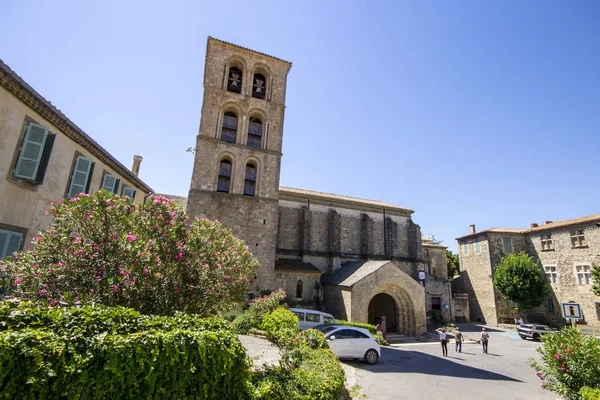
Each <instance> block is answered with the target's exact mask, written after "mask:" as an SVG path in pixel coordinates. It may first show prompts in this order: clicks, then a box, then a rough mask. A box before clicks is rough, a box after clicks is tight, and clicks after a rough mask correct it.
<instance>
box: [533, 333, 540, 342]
mask: <svg viewBox="0 0 600 400" xmlns="http://www.w3.org/2000/svg"><path fill="white" fill-rule="evenodd" d="M531 338H532V339H533V340H540V335H538V334H537V333H534V334H533V336H532V337H531Z"/></svg>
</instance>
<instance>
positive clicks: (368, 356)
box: [365, 349, 379, 364]
mask: <svg viewBox="0 0 600 400" xmlns="http://www.w3.org/2000/svg"><path fill="white" fill-rule="evenodd" d="M377 360H379V354H377V351H375V350H373V349H370V350H367V352H366V353H365V362H366V363H367V364H376V363H377Z"/></svg>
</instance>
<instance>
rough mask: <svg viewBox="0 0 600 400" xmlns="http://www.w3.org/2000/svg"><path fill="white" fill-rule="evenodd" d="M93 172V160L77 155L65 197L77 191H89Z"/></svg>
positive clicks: (72, 195) (74, 194) (77, 192)
mask: <svg viewBox="0 0 600 400" xmlns="http://www.w3.org/2000/svg"><path fill="white" fill-rule="evenodd" d="M93 172H94V162H93V161H92V160H90V159H89V158H87V157H84V156H77V158H76V159H75V168H73V175H71V182H70V184H69V192H68V193H67V197H69V198H71V197H75V196H76V195H78V194H79V193H89V190H90V181H91V180H92V174H93Z"/></svg>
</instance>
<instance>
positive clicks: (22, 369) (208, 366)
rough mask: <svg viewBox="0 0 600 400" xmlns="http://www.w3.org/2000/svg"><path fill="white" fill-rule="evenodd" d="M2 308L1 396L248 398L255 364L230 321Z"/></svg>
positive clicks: (121, 312)
mask: <svg viewBox="0 0 600 400" xmlns="http://www.w3.org/2000/svg"><path fill="white" fill-rule="evenodd" d="M0 311H1V312H0V327H2V329H3V330H2V331H0V399H131V398H144V399H163V398H180V399H196V398H202V399H224V398H232V399H243V398H246V397H247V396H248V381H249V379H250V363H249V359H248V358H247V356H246V353H245V349H244V347H243V346H242V344H241V343H240V341H239V339H238V338H237V336H236V335H235V334H233V333H232V332H231V331H230V330H229V329H228V328H227V323H226V322H225V321H223V320H217V319H208V320H203V319H201V318H199V317H196V316H188V315H176V316H174V317H165V316H146V315H141V314H139V313H137V312H135V311H133V310H128V309H124V308H114V309H113V308H110V307H103V306H96V307H92V306H87V307H82V308H70V309H64V308H60V307H54V308H47V309H44V308H43V307H38V306H32V305H28V304H14V302H13V303H8V304H7V303H6V302H4V303H2V304H1V306H0ZM219 321H220V322H219Z"/></svg>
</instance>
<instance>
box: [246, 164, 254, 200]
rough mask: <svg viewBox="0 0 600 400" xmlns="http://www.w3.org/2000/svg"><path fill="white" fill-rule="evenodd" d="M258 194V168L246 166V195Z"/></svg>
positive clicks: (250, 165)
mask: <svg viewBox="0 0 600 400" xmlns="http://www.w3.org/2000/svg"><path fill="white" fill-rule="evenodd" d="M255 194H256V167H255V166H254V165H252V164H248V165H246V178H245V180H244V195H245V196H254V195H255Z"/></svg>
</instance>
